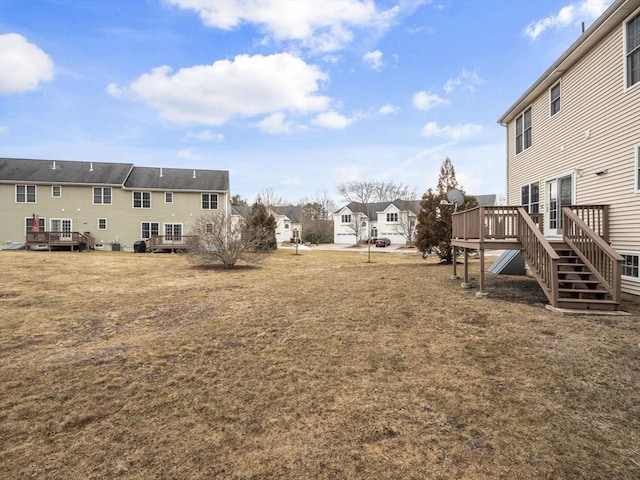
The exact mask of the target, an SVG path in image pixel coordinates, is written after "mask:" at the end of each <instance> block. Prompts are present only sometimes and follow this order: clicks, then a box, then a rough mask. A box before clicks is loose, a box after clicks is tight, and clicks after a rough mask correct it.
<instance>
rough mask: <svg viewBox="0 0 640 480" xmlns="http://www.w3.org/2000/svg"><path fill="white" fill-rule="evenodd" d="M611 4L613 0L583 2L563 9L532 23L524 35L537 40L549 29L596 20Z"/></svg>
mask: <svg viewBox="0 0 640 480" xmlns="http://www.w3.org/2000/svg"><path fill="white" fill-rule="evenodd" d="M610 4H611V0H583V1H581V2H574V3H572V4H569V5H567V6H565V7H562V8H561V9H560V11H559V12H558V13H557V14H556V15H550V16H548V17H546V18H543V19H541V20H537V21H534V22H531V23H530V24H529V25H527V27H526V28H525V29H524V33H525V35H526V36H528V37H529V38H530V39H531V40H536V39H537V38H538V37H539V36H540V35H542V33H544V31H545V30H548V29H549V28H562V27H566V26H569V25H573V24H575V23H577V22H578V21H585V20H594V19H596V18H597V17H599V16H600V15H601V14H602V13H603V12H604V11H605V10H606V9H607V7H608V6H609V5H610Z"/></svg>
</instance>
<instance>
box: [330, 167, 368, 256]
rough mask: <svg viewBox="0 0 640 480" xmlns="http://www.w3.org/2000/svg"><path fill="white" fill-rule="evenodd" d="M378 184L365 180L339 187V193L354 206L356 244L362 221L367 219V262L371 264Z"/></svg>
mask: <svg viewBox="0 0 640 480" xmlns="http://www.w3.org/2000/svg"><path fill="white" fill-rule="evenodd" d="M377 185H378V182H375V181H371V180H364V181H360V182H356V181H351V182H347V183H343V184H341V185H338V193H340V195H342V198H344V199H345V200H346V201H347V202H348V203H350V204H352V205H351V206H352V209H351V211H352V212H353V215H352V222H351V223H352V228H353V231H354V233H355V235H356V243H358V240H359V239H360V235H359V234H360V229H361V225H362V219H363V218H364V217H366V224H367V227H366V228H367V245H368V246H369V248H368V258H367V262H369V263H370V262H371V216H372V215H373V212H372V211H371V210H372V208H371V203H370V202H371V201H372V198H373V195H374V193H375V191H376V187H377Z"/></svg>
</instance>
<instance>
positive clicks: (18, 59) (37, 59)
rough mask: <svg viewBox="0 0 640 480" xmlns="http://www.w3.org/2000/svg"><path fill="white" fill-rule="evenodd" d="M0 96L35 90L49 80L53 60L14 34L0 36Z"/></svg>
mask: <svg viewBox="0 0 640 480" xmlns="http://www.w3.org/2000/svg"><path fill="white" fill-rule="evenodd" d="M0 65H2V74H1V75H0V95H8V94H11V93H21V92H27V91H29V90H35V89H36V88H38V85H39V84H40V83H42V82H48V81H49V80H51V79H53V60H51V57H49V55H47V54H46V53H45V52H43V51H42V50H41V49H40V48H38V46H36V45H34V44H33V43H30V42H29V41H28V40H27V39H26V38H25V37H23V36H22V35H19V34H17V33H6V34H4V35H0Z"/></svg>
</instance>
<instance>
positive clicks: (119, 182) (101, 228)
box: [0, 158, 230, 251]
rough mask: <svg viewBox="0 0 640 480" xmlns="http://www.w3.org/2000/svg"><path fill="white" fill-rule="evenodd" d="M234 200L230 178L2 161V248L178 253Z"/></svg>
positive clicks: (177, 171)
mask: <svg viewBox="0 0 640 480" xmlns="http://www.w3.org/2000/svg"><path fill="white" fill-rule="evenodd" d="M229 198H230V197H229V173H228V172H227V171H220V170H198V169H181V168H152V167H137V166H135V165H133V164H130V163H108V162H82V161H61V160H31V159H20V158H0V244H4V245H9V244H19V243H27V245H29V246H31V247H33V248H38V245H40V246H42V248H70V249H74V248H77V247H79V245H80V243H86V244H88V246H89V247H94V248H97V249H100V248H102V249H113V250H129V251H131V250H133V248H134V245H135V243H136V242H140V241H143V240H144V241H145V242H146V243H147V245H148V246H149V248H152V249H178V248H181V247H183V246H184V244H185V235H187V234H188V232H189V229H190V226H191V224H192V222H193V220H194V219H195V218H196V217H198V216H199V215H202V214H205V213H212V212H222V213H227V212H228V211H229V209H230V207H229ZM34 223H35V224H36V226H35V228H34Z"/></svg>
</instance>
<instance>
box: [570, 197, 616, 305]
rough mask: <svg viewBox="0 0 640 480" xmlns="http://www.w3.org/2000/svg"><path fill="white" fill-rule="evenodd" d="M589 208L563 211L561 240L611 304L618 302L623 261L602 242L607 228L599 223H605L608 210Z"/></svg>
mask: <svg viewBox="0 0 640 480" xmlns="http://www.w3.org/2000/svg"><path fill="white" fill-rule="evenodd" d="M591 207H598V206H591ZM591 207H587V208H580V210H578V211H576V210H577V207H575V206H571V207H563V209H562V221H563V240H564V241H565V243H567V245H569V246H570V247H571V248H572V249H573V250H574V251H575V252H576V254H577V255H578V256H579V257H580V259H581V260H582V261H583V262H584V263H585V264H586V265H587V266H588V267H589V268H590V269H591V271H592V272H593V274H594V275H595V276H596V277H597V278H598V280H599V281H600V283H601V284H602V286H603V287H604V288H605V289H606V290H607V291H608V292H609V294H610V295H611V298H612V299H613V301H615V302H620V296H621V294H620V292H621V273H622V260H623V259H622V257H621V256H620V255H618V253H616V251H615V250H614V249H613V248H611V246H609V244H608V243H607V242H606V241H605V238H608V236H609V234H608V226H607V225H605V224H603V222H604V221H605V220H606V221H607V223H608V217H607V212H608V209H607V208H606V207H605V208H601V207H600V208H591ZM585 212H586V215H585ZM597 212H600V213H597ZM590 215H592V216H590ZM585 217H586V218H590V219H591V220H592V221H595V222H597V223H596V224H595V225H596V228H594V227H593V226H592V225H591V224H588V223H587V221H585V220H584V219H583V218H585ZM603 232H604V235H603Z"/></svg>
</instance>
